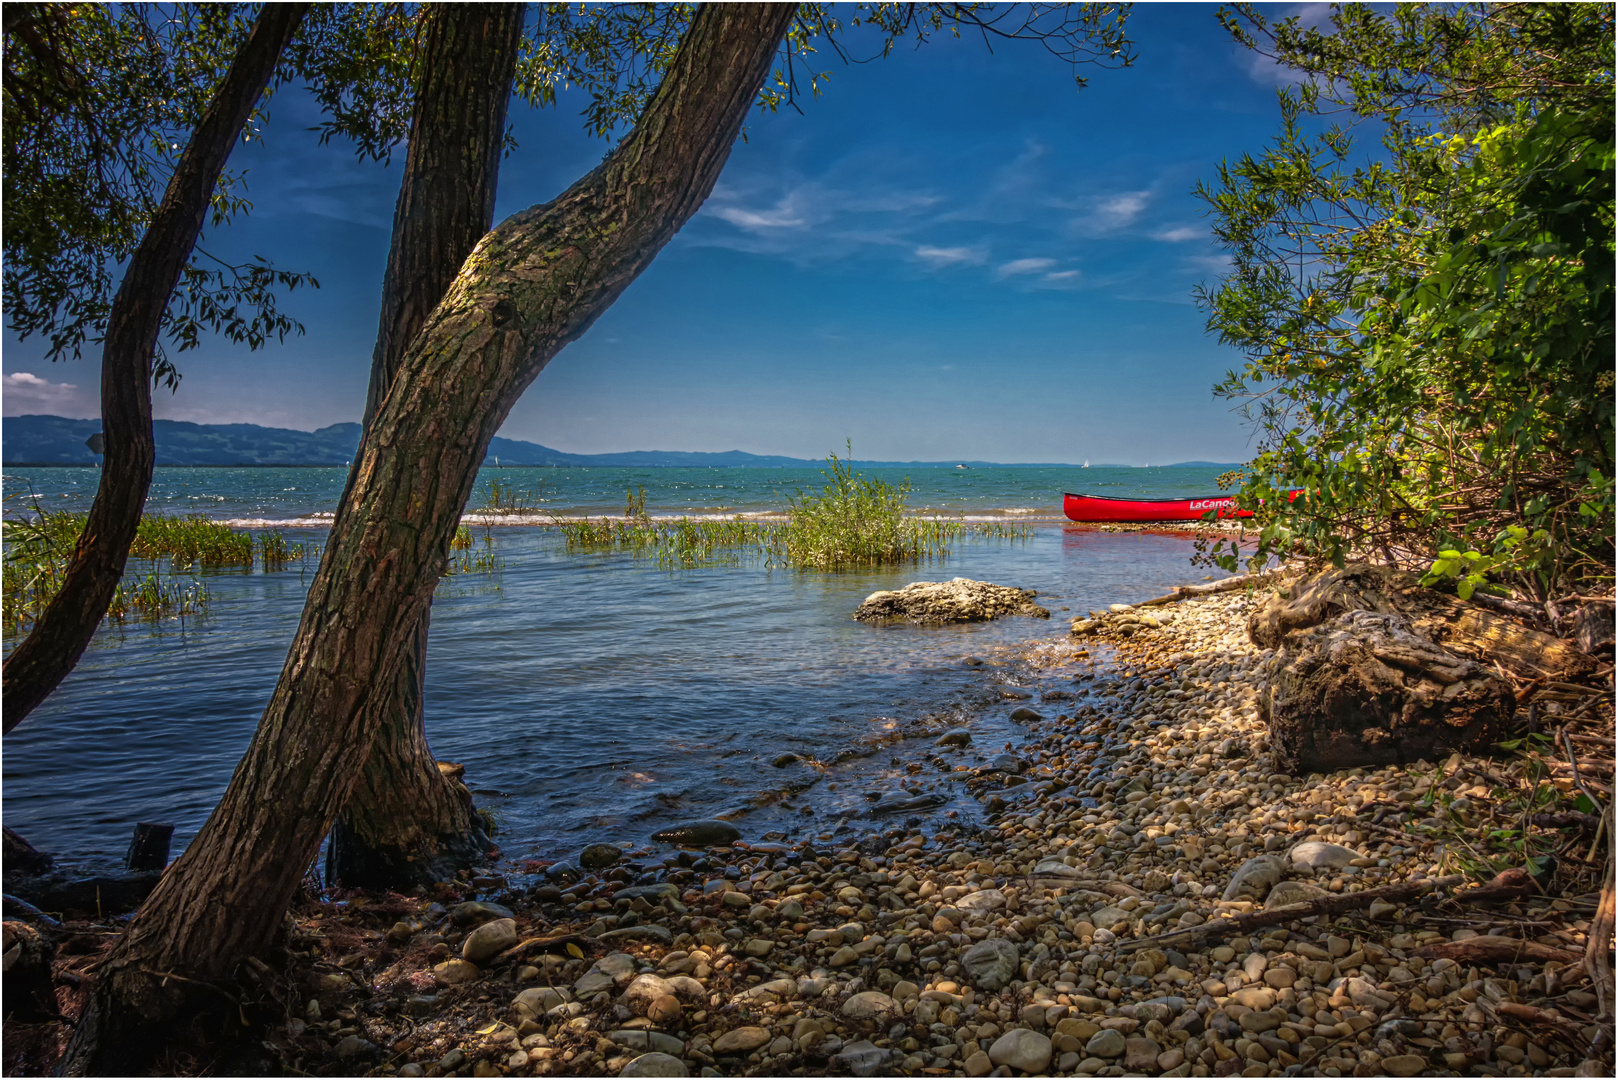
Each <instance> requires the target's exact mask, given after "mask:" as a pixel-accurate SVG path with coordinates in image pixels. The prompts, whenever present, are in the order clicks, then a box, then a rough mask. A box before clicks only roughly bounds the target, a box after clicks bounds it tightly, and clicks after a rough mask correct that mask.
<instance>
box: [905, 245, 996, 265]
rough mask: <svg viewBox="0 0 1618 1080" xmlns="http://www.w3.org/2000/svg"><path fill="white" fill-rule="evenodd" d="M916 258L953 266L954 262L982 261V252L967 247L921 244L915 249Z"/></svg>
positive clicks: (974, 262) (935, 263)
mask: <svg viewBox="0 0 1618 1080" xmlns="http://www.w3.org/2000/svg"><path fill="white" fill-rule="evenodd" d="M916 258H918V259H922V260H925V261H926V262H929V263H931V264H932V265H934V266H953V265H955V264H956V263H973V264H976V263H980V262H982V261H983V259H984V256H983V252H981V251H978V250H976V249H975V248H969V247H950V248H941V247H929V246H927V245H925V244H923V245H922V246H921V247H919V248H917V249H916Z"/></svg>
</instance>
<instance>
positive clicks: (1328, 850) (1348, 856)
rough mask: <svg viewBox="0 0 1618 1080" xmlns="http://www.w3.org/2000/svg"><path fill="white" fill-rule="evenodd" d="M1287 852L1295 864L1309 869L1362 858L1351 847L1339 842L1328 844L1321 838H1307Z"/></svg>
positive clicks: (1346, 863)
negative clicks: (1307, 839)
mask: <svg viewBox="0 0 1618 1080" xmlns="http://www.w3.org/2000/svg"><path fill="white" fill-rule="evenodd" d="M1287 854H1288V857H1289V858H1291V860H1292V862H1293V863H1294V864H1295V865H1297V866H1307V867H1308V868H1309V869H1311V870H1326V869H1334V868H1336V867H1339V866H1347V865H1348V864H1349V863H1351V862H1353V861H1354V860H1355V859H1358V858H1362V856H1361V855H1360V853H1359V852H1357V851H1355V850H1354V849H1353V848H1346V847H1344V846H1343V845H1341V844H1328V843H1326V842H1325V841H1323V840H1309V841H1307V842H1305V843H1302V844H1298V845H1297V846H1296V847H1294V848H1293V849H1292V850H1291V851H1290V852H1288V853H1287Z"/></svg>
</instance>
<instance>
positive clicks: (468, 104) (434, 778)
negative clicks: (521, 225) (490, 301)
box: [326, 4, 524, 890]
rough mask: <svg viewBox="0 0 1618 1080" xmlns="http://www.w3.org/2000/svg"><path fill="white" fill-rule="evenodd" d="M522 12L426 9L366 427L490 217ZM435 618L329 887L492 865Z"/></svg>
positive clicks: (334, 842)
mask: <svg viewBox="0 0 1618 1080" xmlns="http://www.w3.org/2000/svg"><path fill="white" fill-rule="evenodd" d="M523 14H524V12H523V6H522V5H521V4H439V5H434V6H433V7H432V8H430V9H429V11H428V14H427V21H426V26H425V28H424V31H423V34H422V43H421V78H420V82H419V83H418V85H417V88H416V104H415V115H414V117H413V119H412V121H411V128H410V150H409V153H408V154H407V156H406V158H405V172H404V179H403V181H402V182H401V183H400V187H399V201H398V205H397V206H396V207H395V208H394V212H393V243H392V245H391V247H390V248H389V250H388V268H387V272H386V274H385V275H384V277H383V281H382V316H381V325H380V327H379V329H378V331H377V339H376V349H375V351H374V353H373V354H372V357H371V385H370V391H369V393H368V394H367V397H366V402H365V425H366V427H367V428H369V427H370V426H371V425H372V424H373V423H374V422H375V419H376V415H377V412H378V410H379V409H380V407H381V404H382V401H383V399H384V398H385V397H386V396H387V393H388V388H389V387H390V386H391V385H392V383H393V380H394V377H395V376H396V375H397V373H398V371H399V366H400V364H402V363H403V361H404V357H405V351H406V349H407V348H408V346H409V345H410V343H411V342H413V341H414V340H415V338H416V335H417V334H418V333H419V332H420V330H421V327H422V324H424V323H425V322H426V321H427V316H428V315H430V314H431V313H432V310H433V308H434V307H435V306H437V304H438V301H439V300H441V299H443V296H444V292H445V290H447V289H448V288H449V286H450V283H451V282H453V281H454V280H455V275H456V273H457V272H458V271H459V270H460V269H461V264H462V263H464V262H465V261H466V257H467V256H468V255H470V254H471V253H472V249H473V248H474V247H475V246H476V245H477V242H478V241H479V240H480V239H482V238H483V236H484V234H486V233H487V232H488V231H489V225H490V223H491V222H492V221H493V220H494V195H495V186H496V181H497V178H498V176H499V170H500V151H501V148H502V146H503V144H504V142H505V134H506V130H505V129H506V106H507V103H508V102H509V101H510V100H511V80H512V76H513V75H514V74H515V72H516V68H517V54H518V51H519V49H520V47H521V45H522V30H523ZM350 482H351V483H352V479H351V481H350ZM427 621H428V614H427V612H426V611H423V612H422V615H421V618H420V619H419V620H418V621H417V623H416V627H415V633H414V634H412V635H411V637H410V640H409V641H408V642H407V643H406V645H405V652H404V655H403V656H401V657H400V663H399V669H398V674H397V676H396V677H395V678H394V681H393V685H392V689H391V691H390V692H386V693H378V694H376V695H373V697H372V700H371V702H370V705H369V706H368V707H369V708H370V709H371V710H372V711H373V712H374V713H375V714H376V719H375V723H376V725H377V730H378V736H377V740H376V744H375V745H374V746H373V747H372V748H371V754H370V756H369V757H368V758H366V760H365V768H364V771H363V773H362V775H361V778H360V782H359V783H358V784H357V785H356V786H355V788H354V792H353V794H352V795H350V796H349V799H348V802H347V803H346V804H345V805H344V807H343V812H342V815H341V816H340V817H339V818H338V819H337V824H336V825H335V826H334V827H333V828H332V834H331V844H330V846H329V847H328V848H327V854H326V880H327V882H328V883H331V884H336V885H345V886H351V887H359V888H372V889H399V890H404V889H408V888H410V887H411V886H413V885H424V884H430V883H432V882H434V881H442V880H444V879H446V878H449V877H453V876H454V874H455V872H456V871H457V870H458V869H460V868H462V867H465V866H470V865H472V864H473V863H476V862H480V861H483V860H485V859H486V858H487V852H488V837H487V834H486V833H485V832H484V831H483V829H482V823H481V821H480V820H479V819H478V818H477V816H476V815H475V814H474V813H473V812H472V803H471V796H470V794H469V793H468V792H467V790H466V787H465V785H463V784H462V783H461V782H460V781H459V780H458V779H456V778H454V777H453V776H449V775H446V774H445V773H443V772H441V771H440V770H439V768H438V765H437V763H436V762H435V761H434V760H433V755H432V751H431V750H430V749H429V748H428V745H427V731H426V727H425V724H424V718H423V715H422V677H423V675H424V673H425V670H426V660H427Z"/></svg>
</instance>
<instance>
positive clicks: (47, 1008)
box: [0, 919, 56, 1020]
mask: <svg viewBox="0 0 1618 1080" xmlns="http://www.w3.org/2000/svg"><path fill="white" fill-rule="evenodd" d="M55 958H56V943H55V942H53V941H52V940H51V939H50V937H49V936H48V935H46V934H45V933H44V932H42V931H41V930H40V929H39V928H38V927H34V926H30V925H29V924H27V923H25V922H20V921H13V920H11V919H7V920H6V921H5V922H4V924H0V968H3V975H0V991H3V993H4V994H5V1000H6V1016H7V1018H8V1019H10V1018H11V1017H18V1018H20V1019H30V1020H37V1019H46V1018H54V1017H55V1016H56V991H55V988H54V983H53V981H52V976H51V962H52V961H53V960H54V959H55Z"/></svg>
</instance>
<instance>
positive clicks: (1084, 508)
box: [1062, 491, 1302, 521]
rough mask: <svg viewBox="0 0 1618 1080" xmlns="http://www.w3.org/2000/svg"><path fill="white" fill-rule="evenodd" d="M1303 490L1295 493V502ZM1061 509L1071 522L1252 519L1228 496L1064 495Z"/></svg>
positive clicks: (1248, 513) (1250, 512)
mask: <svg viewBox="0 0 1618 1080" xmlns="http://www.w3.org/2000/svg"><path fill="white" fill-rule="evenodd" d="M1300 494H1302V492H1301V491H1293V492H1291V493H1290V494H1289V496H1288V497H1289V498H1291V499H1296V498H1297V497H1298V496H1299V495H1300ZM1062 509H1063V511H1064V512H1066V514H1067V516H1068V520H1070V521H1201V520H1202V516H1203V515H1204V514H1206V513H1207V512H1208V511H1210V510H1213V511H1215V512H1216V513H1217V515H1218V516H1219V517H1222V518H1227V517H1244V518H1245V517H1252V516H1253V512H1252V511H1251V510H1238V509H1236V500H1235V499H1233V498H1230V497H1228V496H1225V495H1214V496H1211V497H1209V498H1206V499H1109V498H1107V497H1106V496H1104V495H1075V494H1073V493H1072V492H1071V491H1068V492H1063V494H1062Z"/></svg>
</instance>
